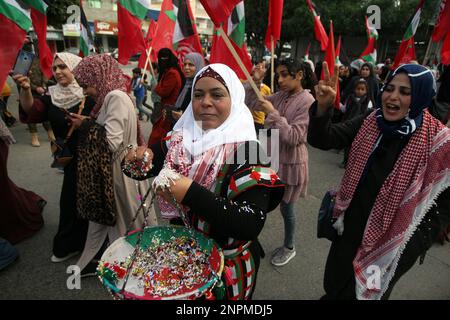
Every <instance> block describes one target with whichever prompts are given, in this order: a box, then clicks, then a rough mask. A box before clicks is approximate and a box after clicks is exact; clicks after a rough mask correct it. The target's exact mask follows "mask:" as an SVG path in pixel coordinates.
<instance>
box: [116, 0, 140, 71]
mask: <svg viewBox="0 0 450 320" xmlns="http://www.w3.org/2000/svg"><path fill="white" fill-rule="evenodd" d="M117 25H118V47H119V63H121V64H127V63H128V60H129V59H130V57H131V56H132V55H133V54H136V53H138V52H144V51H145V41H144V36H143V35H142V31H141V20H140V19H139V18H138V17H135V16H133V15H132V14H131V13H130V11H128V10H127V9H125V8H124V7H123V6H122V4H121V3H120V2H117Z"/></svg>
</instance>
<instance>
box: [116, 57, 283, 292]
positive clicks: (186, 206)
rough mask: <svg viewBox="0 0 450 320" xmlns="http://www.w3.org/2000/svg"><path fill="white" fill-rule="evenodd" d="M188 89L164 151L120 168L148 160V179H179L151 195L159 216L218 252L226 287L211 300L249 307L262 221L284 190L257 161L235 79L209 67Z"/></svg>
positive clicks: (137, 154) (136, 155)
mask: <svg viewBox="0 0 450 320" xmlns="http://www.w3.org/2000/svg"><path fill="white" fill-rule="evenodd" d="M193 83H194V85H193V89H192V101H191V103H190V104H189V106H188V108H187V109H186V112H184V113H183V115H182V117H181V118H180V120H179V121H178V122H177V123H176V125H175V127H174V130H173V132H172V135H171V136H170V141H168V150H167V148H166V144H156V145H154V146H152V151H153V152H152V151H151V150H149V149H147V150H146V149H145V148H138V149H137V150H131V151H130V153H129V154H128V155H127V157H126V159H125V164H126V163H130V162H133V161H134V159H138V160H139V161H140V160H142V159H143V158H144V157H143V154H144V153H148V154H150V155H147V158H148V159H149V162H150V161H152V160H153V161H152V164H153V166H154V168H153V169H152V170H151V171H150V173H149V174H148V175H147V176H148V177H150V176H151V175H152V174H153V175H155V174H157V173H158V172H160V170H161V168H162V170H161V172H160V176H161V175H165V174H168V173H174V172H175V173H177V174H179V179H177V180H176V183H175V184H172V185H171V186H170V188H168V189H164V190H161V189H158V195H159V201H160V208H161V214H162V216H163V217H165V218H168V219H172V220H171V222H172V223H174V222H175V220H176V219H177V217H178V216H179V214H181V216H182V218H183V219H182V220H183V223H184V224H187V225H188V226H189V227H192V228H195V229H197V230H199V231H201V232H203V233H204V234H206V235H208V236H209V237H211V238H213V239H214V240H216V242H217V243H218V244H219V245H220V246H221V247H222V249H223V250H224V256H225V269H224V272H223V275H222V281H223V282H224V284H225V286H222V288H223V290H222V291H220V290H216V291H214V292H213V294H214V295H215V296H216V298H225V299H232V300H241V299H251V297H252V294H253V291H254V288H255V282H256V274H257V271H258V267H259V260H260V256H261V255H262V254H263V253H262V248H261V246H260V245H259V243H258V240H257V237H258V235H259V233H260V232H261V230H262V228H263V226H264V222H265V219H266V214H267V213H268V212H270V211H271V210H273V209H274V208H276V206H277V205H278V204H279V202H280V201H281V198H282V195H283V192H284V186H283V184H282V183H281V182H280V180H279V178H278V176H277V175H276V174H275V172H274V171H273V170H271V169H270V167H268V166H267V165H263V164H261V161H260V160H259V158H258V151H259V152H261V150H258V143H257V139H256V132H255V129H254V125H253V117H252V115H251V113H250V111H249V110H248V108H247V106H246V105H245V103H244V98H245V92H244V88H243V86H242V84H241V82H240V81H239V79H238V77H237V76H236V74H235V73H234V71H233V70H231V69H230V68H229V67H227V66H225V65H223V64H211V65H209V66H207V67H204V68H203V69H202V70H200V72H199V73H198V74H197V76H196V77H195V79H194V81H193ZM161 149H164V150H161ZM163 154H165V156H164V155H163ZM153 155H154V157H153ZM163 162H164V164H163ZM125 174H127V175H131V174H130V173H129V172H125ZM173 201H176V202H177V203H178V204H180V205H182V207H183V208H182V211H178V210H177V209H176V206H175V205H174V204H173ZM178 221H179V220H178Z"/></svg>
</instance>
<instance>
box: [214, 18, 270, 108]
mask: <svg viewBox="0 0 450 320" xmlns="http://www.w3.org/2000/svg"><path fill="white" fill-rule="evenodd" d="M218 30H219V36H220V37H222V39H223V41H224V42H225V44H226V46H227V48H228V50H230V52H231V54H232V55H233V57H234V59H235V60H236V62H237V63H238V65H239V67H240V68H241V70H242V72H244V75H245V77H246V78H247V80H248V82H249V83H250V85H251V87H252V89H253V90H254V91H255V94H256V96H257V97H258V99H259V100H264V98H263V96H262V94H261V92H260V91H259V89H258V87H257V86H256V83H255V81H253V78H252V77H251V75H250V73H249V72H248V70H247V68H246V67H245V66H244V63H243V62H242V60H241V58H240V57H239V55H238V53H237V52H236V50H235V49H234V48H233V45H232V44H231V42H230V39H229V38H228V35H227V34H226V32H225V31H224V30H223V27H222V25H220V27H219V29H218Z"/></svg>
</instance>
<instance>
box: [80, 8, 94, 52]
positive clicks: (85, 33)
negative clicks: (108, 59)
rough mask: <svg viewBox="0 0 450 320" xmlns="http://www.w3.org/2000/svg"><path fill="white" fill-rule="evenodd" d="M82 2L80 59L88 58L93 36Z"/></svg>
mask: <svg viewBox="0 0 450 320" xmlns="http://www.w3.org/2000/svg"><path fill="white" fill-rule="evenodd" d="M81 2H82V1H81V0H80V22H81V23H80V25H81V33H80V57H87V56H88V55H89V50H90V49H91V48H92V34H91V29H89V24H88V21H87V18H86V14H85V13H84V10H83V6H82V3H81Z"/></svg>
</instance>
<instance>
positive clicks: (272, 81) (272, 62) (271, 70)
mask: <svg viewBox="0 0 450 320" xmlns="http://www.w3.org/2000/svg"><path fill="white" fill-rule="evenodd" d="M270 44H271V48H270V54H271V57H270V60H271V61H270V89H271V90H272V93H274V92H275V90H274V88H275V83H274V82H275V81H274V64H275V57H274V54H275V49H274V41H273V35H271V36H270Z"/></svg>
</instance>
